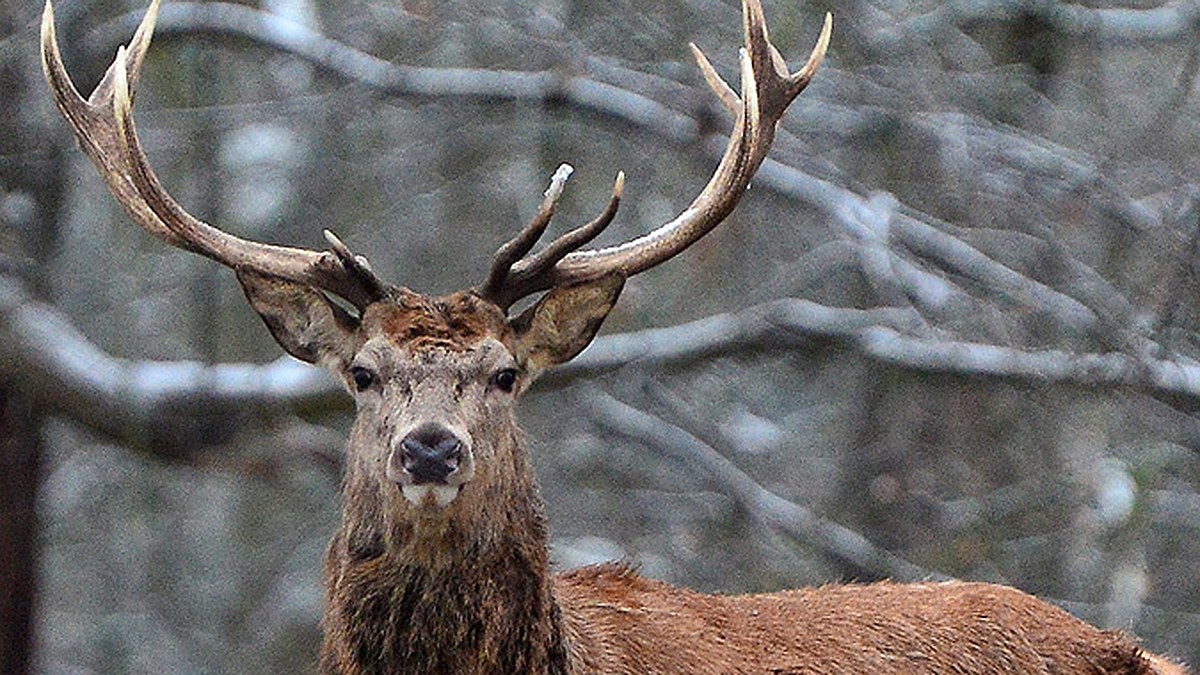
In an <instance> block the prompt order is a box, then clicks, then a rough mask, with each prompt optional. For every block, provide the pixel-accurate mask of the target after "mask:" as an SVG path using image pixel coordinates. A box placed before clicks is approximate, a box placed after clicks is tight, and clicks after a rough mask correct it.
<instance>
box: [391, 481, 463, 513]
mask: <svg viewBox="0 0 1200 675" xmlns="http://www.w3.org/2000/svg"><path fill="white" fill-rule="evenodd" d="M461 489H462V486H461V485H436V484H434V483H422V484H421V485H401V486H400V491H401V492H403V493H404V498H405V499H407V500H408V503H409V504H412V505H413V506H417V507H430V506H436V507H437V508H439V509H444V508H446V507H447V506H449V505H450V502H452V501H454V498H455V497H457V496H458V492H459V490H461Z"/></svg>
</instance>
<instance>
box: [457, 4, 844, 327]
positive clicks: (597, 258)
mask: <svg viewBox="0 0 1200 675" xmlns="http://www.w3.org/2000/svg"><path fill="white" fill-rule="evenodd" d="M742 14H743V19H744V28H745V42H746V46H745V47H744V48H742V50H741V76H742V82H741V85H742V93H741V96H740V97H739V96H738V94H736V93H735V92H734V91H733V88H731V87H730V86H729V85H728V84H727V83H726V82H725V80H723V79H721V76H720V75H718V74H717V72H716V70H715V69H714V68H713V66H712V64H711V63H709V61H708V59H707V58H706V57H705V56H704V53H703V52H701V51H700V49H699V48H698V47H696V45H694V44H693V45H691V48H692V53H693V55H694V56H695V58H696V62H697V63H698V64H699V66H700V70H701V71H702V72H703V73H704V79H705V80H706V81H707V82H708V86H709V87H710V88H711V89H712V90H713V91H714V92H715V93H716V95H717V97H718V98H720V99H721V102H722V103H724V104H725V107H726V108H728V109H729V111H730V112H731V113H732V114H733V115H734V117H735V119H736V122H735V123H734V126H733V131H732V132H731V133H730V137H729V145H728V146H727V147H726V148H725V154H724V155H723V156H722V157H721V162H720V164H718V165H717V169H716V171H715V172H714V173H713V176H712V178H710V179H709V181H708V184H707V185H705V186H704V189H703V190H702V191H701V192H700V194H699V195H698V196H697V197H696V198H695V199H694V200H693V201H692V203H691V205H689V206H688V207H687V208H686V209H684V211H683V212H682V213H680V214H679V215H678V216H676V217H675V219H674V220H672V221H670V222H668V223H664V224H663V225H661V226H659V227H658V228H656V229H655V230H653V231H652V232H649V233H647V234H645V235H642V236H641V237H638V238H636V239H633V240H630V241H627V242H625V243H624V244H620V245H618V246H610V247H607V248H601V249H593V250H584V251H580V250H576V249H578V248H579V247H580V246H582V245H584V244H585V243H587V242H588V241H590V239H591V238H592V237H594V236H595V235H596V234H598V233H599V231H600V230H601V229H603V228H604V227H605V226H606V225H607V224H608V223H609V222H610V221H611V220H612V217H613V215H615V213H616V208H617V205H618V203H619V201H620V198H621V192H622V189H623V186H624V177H623V176H618V177H617V185H616V187H615V188H614V190H613V198H612V200H611V201H610V203H609V207H608V209H606V211H605V213H604V215H602V216H601V217H600V218H597V219H596V220H595V221H593V222H591V223H588V224H587V225H584V226H583V227H580V228H578V229H577V230H574V231H572V232H569V233H568V234H566V235H563V236H562V237H560V238H559V239H558V240H556V241H555V242H553V243H552V244H550V245H549V246H547V247H546V248H545V249H544V250H543V251H541V252H539V253H538V254H536V255H534V256H531V257H528V258H522V256H524V255H525V254H526V253H528V252H529V250H530V249H532V247H533V244H534V242H535V241H536V240H537V238H538V237H539V236H540V235H541V233H542V232H543V231H544V230H545V227H546V224H547V223H548V222H549V219H550V216H551V215H552V214H553V212H554V205H555V203H556V201H557V199H558V194H559V193H560V192H561V189H562V187H561V185H562V181H565V180H566V176H565V175H564V176H562V177H561V178H559V174H555V179H554V180H552V182H551V187H550V189H549V190H547V192H546V200H545V201H544V202H543V204H542V208H541V210H540V211H539V212H538V215H537V217H536V218H534V220H533V222H531V223H530V224H529V225H528V226H527V227H526V228H525V229H524V230H522V231H521V233H520V234H518V235H517V237H515V238H514V239H513V240H512V241H510V242H508V243H506V244H505V245H504V246H502V247H500V250H499V251H497V253H496V258H495V262H494V264H493V266H492V270H491V272H490V273H489V275H488V279H487V281H486V282H485V283H484V284H483V285H482V286H480V287H479V289H478V292H479V293H480V294H481V295H483V296H484V297H486V298H488V299H490V300H492V301H493V302H495V303H496V304H498V305H500V306H501V307H504V308H506V309H507V308H508V307H510V306H511V305H512V304H513V303H514V302H516V301H517V300H519V299H520V298H522V297H525V296H527V295H530V294H533V293H536V292H538V291H542V290H546V289H548V288H553V287H556V286H562V285H567V284H572V283H578V282H581V281H587V280H591V279H597V278H599V277H602V276H605V275H608V274H621V275H624V276H626V277H629V276H633V275H635V274H637V273H639V272H642V271H645V270H647V269H650V268H651V267H654V266H655V265H658V264H659V263H662V262H664V261H666V260H668V259H670V258H672V257H674V256H675V255H677V254H678V253H680V252H681V251H683V250H684V249H686V248H687V247H689V246H691V245H692V244H693V243H695V242H696V241H697V240H698V239H700V237H703V236H704V235H705V234H707V233H708V232H709V231H711V230H712V229H713V228H714V227H716V226H717V225H718V224H719V223H720V222H721V221H722V220H724V219H725V217H726V216H727V215H729V213H730V211H732V210H733V207H734V206H736V205H737V203H738V201H739V200H740V199H741V198H742V194H743V193H744V192H745V191H746V188H747V186H749V184H750V179H751V178H752V177H753V176H754V173H755V172H756V171H757V170H758V167H759V165H760V164H762V161H763V160H764V159H765V158H766V156H767V151H768V150H769V149H770V147H771V143H772V141H774V140H775V128H776V125H778V124H779V121H780V119H782V118H783V115H784V113H785V112H786V111H787V107H788V106H789V105H790V104H791V102H792V101H793V100H795V98H796V97H797V96H798V95H799V94H800V92H801V91H803V90H804V88H805V87H806V86H808V83H809V81H810V80H812V77H813V75H814V74H815V73H816V71H817V68H819V67H820V66H821V62H822V61H823V60H824V59H825V50H826V48H827V47H828V46H829V37H830V34H831V33H832V31H833V15H831V14H828V13H827V14H826V15H825V25H824V27H823V28H822V29H821V36H820V37H819V38H818V39H817V45H816V47H814V48H813V51H812V53H811V54H810V55H809V57H808V62H807V63H805V64H804V67H803V68H801V69H800V70H799V72H796V73H791V72H789V70H788V68H787V63H786V62H785V61H784V59H783V57H782V56H781V55H780V53H779V51H778V50H777V49H776V48H775V46H774V45H772V44H771V41H770V38H769V36H768V34H767V24H766V19H765V17H764V16H763V9H762V4H761V2H760V0H742ZM564 166H565V165H564ZM568 168H569V167H568ZM560 172H561V168H560ZM567 174H569V171H568V172H567ZM518 251H519V253H518Z"/></svg>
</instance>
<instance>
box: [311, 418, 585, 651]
mask: <svg viewBox="0 0 1200 675" xmlns="http://www.w3.org/2000/svg"><path fill="white" fill-rule="evenodd" d="M513 442H514V443H515V439H513ZM512 456H513V457H514V463H515V464H518V466H514V467H512V468H513V469H514V471H512V472H511V473H510V472H508V471H499V472H497V474H498V475H497V476H495V477H494V478H493V480H492V481H490V484H488V485H472V486H469V487H474V488H478V491H476V492H475V493H473V494H468V493H467V492H465V491H464V493H463V495H462V496H460V498H459V499H458V500H456V502H455V503H454V504H452V505H451V507H450V508H451V510H452V513H450V514H449V517H441V516H440V515H438V516H431V515H428V514H420V513H414V512H413V510H412V509H409V508H408V507H407V506H406V505H405V504H404V503H403V499H402V498H401V497H400V496H399V492H398V490H396V489H395V487H394V486H391V485H379V484H378V483H377V482H374V481H370V480H369V479H368V478H367V477H366V476H365V475H364V472H363V471H361V470H356V469H355V468H354V467H353V466H351V467H350V469H349V470H348V474H347V480H346V485H345V488H344V491H343V500H344V514H345V515H344V519H343V525H342V528H341V530H340V531H339V532H338V534H337V535H336V536H335V537H334V539H333V541H332V542H331V544H330V549H329V555H328V558H327V560H326V570H325V574H326V594H327V603H328V607H327V611H326V618H325V622H326V625H325V635H326V637H325V645H324V648H323V649H322V658H321V670H322V672H323V673H381V674H382V673H413V674H418V673H555V674H563V673H567V672H568V663H567V661H568V650H567V645H566V642H565V638H564V631H563V622H562V616H561V613H560V610H559V607H558V605H557V604H556V602H555V600H554V597H553V593H552V590H551V576H550V571H549V561H548V554H547V534H546V524H545V518H544V515H543V512H542V502H541V499H540V497H539V496H538V494H537V488H536V485H535V483H534V480H533V476H532V474H531V472H530V471H529V470H528V467H526V466H524V460H523V457H522V456H521V453H520V452H519V451H517V452H514V453H513V454H512ZM506 477H507V480H506V479H505V478H506ZM390 492H395V494H390Z"/></svg>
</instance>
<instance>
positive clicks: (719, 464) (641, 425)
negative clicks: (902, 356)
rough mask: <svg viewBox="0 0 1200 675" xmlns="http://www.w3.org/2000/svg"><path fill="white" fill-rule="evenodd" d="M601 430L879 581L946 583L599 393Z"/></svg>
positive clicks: (596, 406) (596, 408)
mask: <svg viewBox="0 0 1200 675" xmlns="http://www.w3.org/2000/svg"><path fill="white" fill-rule="evenodd" d="M590 399H591V405H592V410H593V414H594V416H595V418H596V420H597V422H599V423H600V424H601V425H602V426H604V427H605V428H607V429H609V430H610V431H614V432H616V433H619V434H622V435H624V436H628V437H630V438H632V439H634V440H636V441H637V442H639V443H642V444H645V445H647V446H649V447H652V448H654V449H656V450H658V451H659V452H662V453H664V454H666V455H668V456H670V457H672V458H674V459H676V460H678V461H680V462H682V463H683V464H685V465H686V466H688V467H689V468H699V469H701V470H703V471H704V473H705V475H706V477H707V478H708V479H709V480H711V481H712V482H713V483H714V484H715V485H716V486H717V487H718V489H720V490H721V492H723V493H725V494H728V495H729V496H731V497H733V498H734V499H735V500H736V501H737V503H738V505H739V506H741V507H742V508H743V509H745V511H746V512H747V513H748V514H749V515H750V516H751V517H752V518H754V520H756V521H758V522H759V523H761V524H763V525H766V526H768V527H772V528H777V529H780V530H783V531H784V532H786V533H788V534H789V535H791V536H793V537H796V538H798V539H800V540H802V541H804V542H805V543H807V544H809V545H812V546H815V547H817V548H819V549H821V550H822V551H825V552H826V553H828V554H830V555H833V556H835V557H837V558H841V559H843V560H846V561H848V562H850V563H852V564H854V565H855V566H857V567H860V568H862V569H863V570H866V571H868V572H870V573H872V574H874V575H876V576H878V577H889V578H893V579H904V580H916V579H947V578H949V577H947V576H946V575H944V574H941V573H939V572H933V571H930V570H926V569H924V568H922V567H918V566H917V565H914V564H912V563H911V562H909V561H907V560H905V559H903V558H901V557H900V556H897V555H896V554H894V553H892V552H890V551H886V550H883V549H881V548H879V547H877V546H875V545H874V544H872V543H871V542H870V541H868V540H867V539H866V538H865V537H863V536H862V535H861V534H859V533H857V532H855V531H853V530H850V529H849V528H846V527H843V526H842V525H838V524H837V523H834V522H832V521H829V520H826V519H824V518H821V517H820V516H818V515H817V514H815V513H813V511H812V510H811V509H808V508H807V507H804V506H801V505H799V504H796V503H795V502H791V501H788V500H786V499H784V498H782V497H780V496H779V495H777V494H775V493H773V492H771V491H770V490H767V489H766V488H764V487H763V486H761V485H759V484H758V483H757V482H756V481H755V480H754V479H753V478H751V477H750V476H749V475H747V474H746V473H745V472H743V471H742V470H741V469H739V468H738V467H737V465H736V464H734V463H733V462H731V461H729V460H728V459H726V458H725V457H724V456H723V455H722V454H721V453H719V452H717V451H716V450H715V449H713V448H712V447H711V446H709V445H708V444H706V443H704V442H703V441H701V440H700V439H698V438H696V437H695V436H693V435H691V434H689V433H688V432H686V431H684V430H683V429H681V428H679V427H677V426H674V425H672V424H669V423H667V422H665V421H663V420H661V419H659V418H657V417H654V416H653V415H649V414H647V413H645V412H643V411H641V410H638V409H636V408H633V407H632V406H629V405H627V404H625V403H622V402H621V401H618V400H617V399H615V398H613V397H611V396H609V395H608V394H606V393H604V392H601V391H599V390H597V391H596V392H595V394H594V395H593V396H591V397H590Z"/></svg>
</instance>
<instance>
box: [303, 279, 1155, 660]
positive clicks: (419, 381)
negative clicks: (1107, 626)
mask: <svg viewBox="0 0 1200 675" xmlns="http://www.w3.org/2000/svg"><path fill="white" fill-rule="evenodd" d="M569 294H570V293H569V292H567V293H561V292H560V293H558V294H556V296H555V300H562V301H564V302H572V305H571V306H572V309H573V310H574V311H584V308H583V307H581V306H580V305H579V304H575V303H574V302H573V301H567V300H564V298H565V296H566V295H569ZM607 297H611V296H603V298H607ZM603 298H602V299H603ZM431 304H432V305H433V306H435V307H439V308H440V309H439V310H437V312H435V313H431V314H430V315H428V316H422V317H421V318H420V319H419V320H418V319H415V318H414V317H412V316H406V317H405V318H404V319H403V320H397V319H396V316H398V315H400V314H405V313H406V312H407V311H408V310H401V311H382V308H380V307H375V308H373V309H372V310H370V311H369V312H368V313H367V315H366V317H365V320H364V328H366V329H368V330H370V331H374V330H381V331H382V332H381V333H380V334H379V335H375V336H371V337H368V338H367V340H366V343H365V345H364V347H363V348H362V350H361V351H360V354H358V355H355V357H354V358H355V359H362V358H363V357H362V356H361V353H362V352H367V353H369V358H368V359H367V361H364V362H363V363H367V362H369V364H370V367H371V368H372V369H373V370H375V371H376V372H377V373H379V374H378V376H377V377H378V378H379V379H378V381H377V382H375V383H373V384H372V386H371V387H368V388H367V389H366V390H363V391H358V392H356V396H357V397H358V399H359V406H360V413H361V412H369V413H370V414H365V415H364V414H360V416H359V419H358V422H357V423H356V424H355V427H354V429H353V431H352V432H351V440H350V444H349V448H348V455H349V462H348V467H347V477H346V485H345V490H344V504H343V508H344V514H345V515H344V522H343V525H342V528H341V530H340V531H339V532H338V534H337V535H336V536H335V537H334V539H333V542H332V543H331V545H330V549H329V555H328V559H327V564H326V573H325V578H326V585H327V612H326V618H325V629H326V639H325V645H324V647H323V650H322V659H321V663H322V669H323V672H325V673H330V674H333V673H364V674H366V673H400V672H403V673H481V674H482V673H611V674H624V673H628V674H630V675H633V674H635V673H636V674H644V673H771V672H779V673H828V672H857V673H874V672H976V673H1011V672H1022V673H1089V672H1095V673H1155V672H1173V671H1172V670H1171V667H1172V666H1171V664H1169V663H1166V662H1162V661H1159V662H1158V664H1159V666H1157V667H1156V666H1155V665H1154V664H1155V660H1154V657H1152V656H1149V655H1147V654H1145V653H1143V652H1142V650H1141V649H1140V648H1139V647H1138V646H1137V644H1136V643H1134V642H1133V641H1132V640H1130V639H1129V638H1128V637H1126V636H1124V635H1122V634H1120V633H1117V632H1110V631H1101V630H1099V629H1096V628H1094V627H1092V626H1089V625H1088V624H1086V623H1084V622H1082V621H1080V620H1079V619H1076V618H1075V617H1073V616H1071V615H1070V614H1068V613H1066V612H1064V611H1062V610H1061V609H1058V608H1056V607H1054V606H1052V605H1049V604H1047V603H1044V602H1042V601H1040V600H1037V599H1036V598H1034V597H1032V596H1030V595H1027V594H1025V593H1022V592H1020V591H1017V590H1015V589H1011V588H1007V587H1003V586H996V585H991V584H978V583H961V582H944V583H924V584H893V583H879V584H872V585H840V586H826V587H822V588H810V589H800V590H792V591H784V592H780V593H769V594H761V595H749V596H722V595H707V594H702V593H696V592H693V591H690V590H687V589H683V588H677V587H673V586H669V585H667V584H664V583H661V582H656V581H652V580H649V579H646V578H643V577H641V576H640V575H639V574H637V572H635V571H634V570H632V569H629V568H627V567H623V566H620V565H600V566H594V567H587V568H583V569H580V570H575V571H571V572H567V573H564V574H560V575H557V576H553V575H551V573H550V563H549V559H548V554H547V550H548V549H547V546H548V537H547V528H546V523H545V518H544V516H543V508H542V502H541V499H540V497H539V495H538V490H537V486H536V481H535V479H534V476H533V471H532V467H531V466H530V463H529V461H528V456H527V453H526V451H525V449H524V447H523V444H522V441H521V438H522V436H521V432H520V430H519V428H518V427H517V425H516V422H515V420H514V414H513V413H514V410H513V407H512V406H513V405H514V404H515V397H514V394H515V393H517V392H518V391H519V389H520V386H519V385H518V386H516V387H514V391H513V392H504V391H502V390H500V389H499V388H498V387H497V386H496V385H495V382H494V379H493V378H494V376H493V373H495V372H502V371H503V369H504V368H505V367H506V366H507V365H508V364H509V363H515V362H517V361H518V360H519V356H518V355H520V354H522V353H527V352H528V349H529V347H528V345H523V344H522V343H523V341H525V340H529V339H531V338H530V337H529V336H530V335H531V334H532V333H526V334H524V335H518V334H517V333H516V332H515V331H514V330H512V329H511V328H510V327H509V326H508V325H507V324H506V323H505V322H503V321H502V320H500V317H499V315H498V314H495V313H494V312H489V311H488V310H489V307H488V305H487V304H486V303H483V302H478V301H476V300H473V299H472V298H470V297H469V296H467V297H458V298H450V299H445V300H440V301H434V302H433V303H431ZM552 304H554V303H553V302H551V303H544V304H543V305H541V306H540V309H541V310H542V311H552V310H553V309H556V308H553V307H551V306H550V305H552ZM476 309H481V310H483V311H482V314H481V315H480V316H476V315H474V314H473V313H472V312H474V310H476ZM557 309H561V308H557ZM590 311H592V312H595V313H602V312H605V311H607V300H603V301H601V302H599V303H597V304H595V305H593V306H592V308H591V310H590ZM457 312H461V314H456V313H457ZM381 315H390V316H389V318H387V319H384V318H381ZM415 324H419V325H421V326H422V330H421V331H417V332H413V331H411V330H407V328H408V327H411V326H413V325H415ZM385 326H390V327H392V328H393V329H394V328H395V327H402V328H405V331H404V332H403V333H402V334H400V335H396V334H394V333H390V332H388V330H387V329H384V328H383V327H385ZM451 326H453V327H454V328H453V329H451ZM488 330H493V331H496V332H495V333H492V334H489V333H488V332H487V331H488ZM534 330H536V329H534ZM560 334H561V333H560ZM463 335H472V336H473V338H472V339H470V340H465V341H464V340H463V339H462V336H463ZM537 339H541V338H537ZM385 373H386V374H385ZM375 387H377V388H378V389H377V390H375V389H374V388H375ZM352 388H357V387H352ZM432 419H437V420H439V421H438V422H437V423H438V424H445V425H446V426H447V428H455V429H456V432H455V433H456V435H458V436H459V437H461V438H463V439H465V440H468V441H469V443H468V445H469V451H470V452H471V453H472V455H473V459H472V461H473V463H474V465H475V467H476V468H475V469H474V475H473V477H472V479H471V480H470V481H468V482H467V483H465V484H463V485H462V488H461V490H460V491H459V492H458V494H456V495H455V496H454V497H453V498H452V499H451V501H450V502H449V503H447V504H445V505H444V506H439V504H438V499H437V497H436V495H433V494H424V495H420V496H418V497H413V496H412V495H406V494H404V492H403V491H402V490H401V489H400V488H399V487H398V486H396V485H394V484H389V483H388V482H387V481H384V480H381V478H380V475H379V474H380V473H386V465H387V463H388V462H389V460H390V458H391V457H394V456H395V448H397V447H399V446H401V445H402V444H403V441H402V440H401V439H402V438H403V437H404V436H405V435H406V434H408V433H411V430H412V429H415V428H420V427H422V426H423V425H427V424H429V423H430V420H432ZM384 420H386V421H384ZM451 482H452V481H451Z"/></svg>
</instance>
